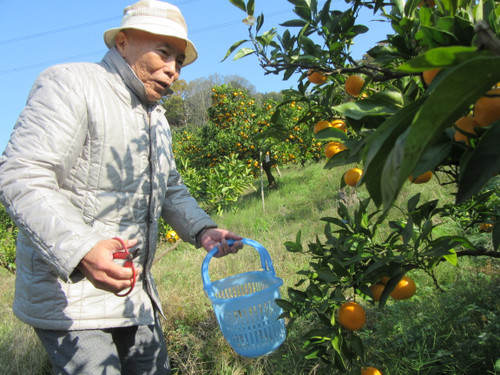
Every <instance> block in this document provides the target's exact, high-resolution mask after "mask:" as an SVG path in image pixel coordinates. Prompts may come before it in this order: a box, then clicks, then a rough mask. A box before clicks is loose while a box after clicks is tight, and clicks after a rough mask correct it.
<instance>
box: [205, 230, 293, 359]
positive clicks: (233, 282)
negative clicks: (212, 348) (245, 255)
mask: <svg viewBox="0 0 500 375" xmlns="http://www.w3.org/2000/svg"><path fill="white" fill-rule="evenodd" d="M228 242H229V241H228ZM242 242H243V243H244V244H246V245H250V246H252V247H254V248H255V249H256V250H257V251H258V253H259V254H260V260H261V264H262V271H251V272H246V273H242V274H238V275H234V276H230V277H227V278H225V279H220V280H217V281H213V282H211V281H210V277H209V275H208V265H209V263H210V260H211V259H212V257H213V256H214V255H215V254H216V253H217V251H218V250H219V249H218V248H217V247H214V248H213V249H212V250H211V251H210V252H209V253H208V254H207V256H206V257H205V260H204V261H203V265H202V267H201V277H202V279H203V288H204V289H205V292H206V294H207V296H208V298H209V299H210V301H211V302H212V306H213V309H214V312H215V316H216V318H217V322H218V323H219V327H220V329H221V331H222V334H223V335H224V338H225V339H226V340H227V342H228V343H229V345H231V347H232V348H233V349H234V350H235V351H236V352H237V353H238V354H240V355H242V356H244V357H248V358H256V357H260V356H263V355H266V354H269V353H271V352H273V351H275V350H276V349H278V348H279V347H280V345H281V344H282V343H283V341H284V340H285V337H286V328H285V321H284V319H283V318H280V319H278V317H279V316H280V314H281V313H282V309H281V308H280V307H279V306H278V305H277V304H276V302H275V299H277V298H281V297H280V292H279V288H280V286H281V285H283V280H281V279H280V278H279V277H276V273H275V272H274V268H273V263H272V261H271V257H270V256H269V253H268V252H267V250H266V249H265V248H264V247H263V246H262V245H261V244H260V243H258V242H256V241H254V240H250V239H247V238H245V239H243V240H242Z"/></svg>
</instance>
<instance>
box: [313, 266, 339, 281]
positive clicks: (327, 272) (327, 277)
mask: <svg viewBox="0 0 500 375" xmlns="http://www.w3.org/2000/svg"><path fill="white" fill-rule="evenodd" d="M316 272H317V273H318V277H319V278H320V279H321V280H323V281H325V282H327V283H334V282H337V281H339V279H338V277H337V275H335V272H333V271H332V270H331V269H329V268H323V269H319V270H317V271H316Z"/></svg>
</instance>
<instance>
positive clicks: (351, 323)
mask: <svg viewBox="0 0 500 375" xmlns="http://www.w3.org/2000/svg"><path fill="white" fill-rule="evenodd" d="M338 320H339V323H340V324H341V325H342V327H344V328H345V329H348V330H350V331H357V330H358V329H361V328H363V327H364V326H365V323H366V314H365V309H363V307H362V306H361V305H359V304H357V303H356V302H346V303H343V304H342V305H341V306H340V309H339V314H338Z"/></svg>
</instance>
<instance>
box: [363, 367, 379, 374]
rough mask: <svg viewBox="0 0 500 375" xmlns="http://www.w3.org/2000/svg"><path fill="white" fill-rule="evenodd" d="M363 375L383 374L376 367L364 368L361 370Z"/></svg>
mask: <svg viewBox="0 0 500 375" xmlns="http://www.w3.org/2000/svg"><path fill="white" fill-rule="evenodd" d="M361 375H382V373H381V372H380V371H379V370H377V369H376V368H375V367H371V366H369V367H363V368H362V369H361Z"/></svg>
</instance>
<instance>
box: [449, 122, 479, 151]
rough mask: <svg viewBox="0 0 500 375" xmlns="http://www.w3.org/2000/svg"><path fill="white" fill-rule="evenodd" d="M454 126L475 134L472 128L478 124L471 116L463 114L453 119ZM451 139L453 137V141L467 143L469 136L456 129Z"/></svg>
mask: <svg viewBox="0 0 500 375" xmlns="http://www.w3.org/2000/svg"><path fill="white" fill-rule="evenodd" d="M455 126H456V127H457V128H459V129H461V130H463V131H464V132H466V133H471V134H476V132H475V131H474V128H475V127H476V126H479V124H478V123H477V121H476V120H475V119H474V118H473V117H472V116H464V117H460V118H459V119H458V120H457V121H455ZM453 139H455V142H465V143H466V144H467V145H469V137H468V136H467V135H466V134H463V133H462V132H460V131H458V130H457V131H455V135H454V136H453Z"/></svg>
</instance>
